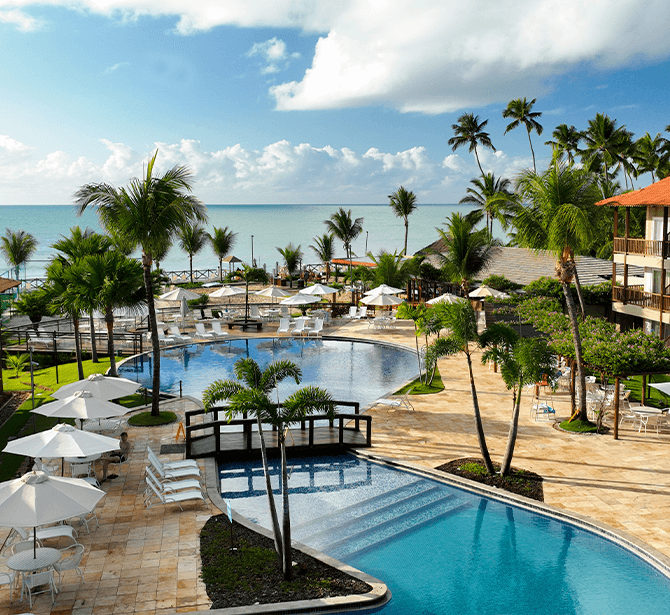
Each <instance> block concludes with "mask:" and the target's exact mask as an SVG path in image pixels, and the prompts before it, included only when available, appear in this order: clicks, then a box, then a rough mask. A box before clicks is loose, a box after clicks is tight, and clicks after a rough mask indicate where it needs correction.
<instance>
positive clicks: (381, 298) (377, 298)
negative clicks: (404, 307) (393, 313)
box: [361, 293, 405, 305]
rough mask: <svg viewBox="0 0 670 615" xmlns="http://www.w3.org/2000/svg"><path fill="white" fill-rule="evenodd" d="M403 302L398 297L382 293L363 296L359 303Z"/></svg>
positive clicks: (389, 303)
mask: <svg viewBox="0 0 670 615" xmlns="http://www.w3.org/2000/svg"><path fill="white" fill-rule="evenodd" d="M404 302H405V300H404V299H401V298H400V297H394V296H393V295H384V294H382V293H380V294H378V295H372V296H369V297H363V299H361V303H365V305H398V304H400V303H404Z"/></svg>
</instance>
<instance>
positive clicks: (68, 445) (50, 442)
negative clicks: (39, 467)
mask: <svg viewBox="0 0 670 615" xmlns="http://www.w3.org/2000/svg"><path fill="white" fill-rule="evenodd" d="M118 448H119V442H118V440H116V439H115V438H108V437H107V436H101V435H100V434H97V433H90V432H88V431H82V430H81V429H75V428H74V427H72V425H56V426H55V427H53V428H52V429H47V430H46V431H41V432H39V433H36V434H33V435H31V436H26V437H25V438H19V439H18V440H13V441H12V442H9V443H8V444H7V446H5V448H4V449H3V451H2V452H3V453H13V454H14V455H26V456H27V457H47V458H51V457H88V456H89V455H98V454H101V453H108V452H109V451H115V450H116V449H118ZM27 525H30V524H27ZM38 525H39V524H38Z"/></svg>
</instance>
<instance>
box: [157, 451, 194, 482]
mask: <svg viewBox="0 0 670 615" xmlns="http://www.w3.org/2000/svg"><path fill="white" fill-rule="evenodd" d="M149 463H150V464H151V465H152V467H153V468H154V469H155V470H156V473H157V474H158V476H159V477H160V479H161V480H162V481H174V480H177V479H180V478H185V477H187V476H190V477H195V478H198V479H200V478H201V474H200V469H199V468H197V467H196V468H193V467H191V468H173V469H169V468H165V466H163V464H162V463H161V462H160V460H159V459H158V457H156V456H155V455H151V454H150V455H149Z"/></svg>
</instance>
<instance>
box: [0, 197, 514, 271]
mask: <svg viewBox="0 0 670 615" xmlns="http://www.w3.org/2000/svg"><path fill="white" fill-rule="evenodd" d="M339 207H340V205H208V206H207V213H208V216H209V223H208V224H207V229H208V231H210V232H211V230H212V228H213V227H214V226H216V227H219V228H221V227H224V226H227V227H228V228H229V229H231V230H232V231H234V232H236V233H238V236H237V243H236V245H235V247H234V249H233V254H235V255H236V256H237V257H238V258H241V259H242V260H243V261H245V262H250V261H251V236H252V235H253V236H254V258H255V259H256V261H257V263H258V264H259V266H262V265H263V264H265V265H266V266H267V269H268V271H271V270H272V269H273V268H274V267H275V264H276V262H277V261H281V255H280V254H279V253H278V252H277V249H276V248H277V247H281V248H283V247H285V246H286V245H288V244H289V242H293V244H294V245H296V246H297V245H300V246H301V247H302V251H303V253H304V254H305V258H304V260H303V262H304V263H316V262H318V261H317V260H316V258H315V256H314V253H313V251H312V250H311V249H310V248H309V246H310V244H314V239H313V238H314V237H315V236H321V235H323V234H324V233H325V232H326V227H325V225H324V223H323V221H324V220H326V219H328V218H329V217H330V216H331V214H333V213H335V212H336V211H337V209H338V208H339ZM343 207H344V208H345V209H347V210H348V209H351V210H352V216H354V217H362V218H363V232H362V233H361V235H360V236H359V237H358V239H357V240H356V241H355V242H354V244H353V251H354V253H355V254H358V255H363V254H364V253H365V251H366V240H367V250H368V251H371V252H373V253H374V254H377V253H378V252H379V251H380V250H381V249H385V250H387V251H389V252H393V251H394V250H398V251H400V250H401V249H402V247H403V242H404V233H405V227H404V224H403V221H402V219H400V218H396V217H394V216H393V214H392V212H391V208H390V207H389V206H388V205H386V204H384V205H344V206H343ZM471 209H472V208H471V207H469V206H460V205H422V204H419V208H418V209H417V210H416V211H415V212H414V213H413V214H412V215H411V216H410V219H409V220H410V222H409V240H408V252H409V253H410V254H412V253H414V252H416V251H417V250H419V249H421V248H423V247H425V246H427V245H428V244H430V243H432V242H433V241H435V240H436V239H437V238H438V234H437V232H436V231H435V227H441V225H442V223H443V222H444V221H445V218H446V217H447V216H449V215H451V214H452V213H453V212H455V211H461V212H467V211H470V210H471ZM77 225H79V226H81V227H82V228H84V227H86V226H89V227H90V228H92V229H94V230H97V231H100V226H99V224H98V218H97V216H96V214H95V213H94V212H93V211H86V212H85V213H84V215H83V216H82V217H81V218H77V217H76V216H75V214H74V207H72V206H43V205H20V206H19V205H8V206H3V207H0V232H2V233H4V229H5V228H10V229H12V230H14V231H16V230H19V229H23V230H25V231H27V232H29V233H32V234H33V235H34V236H35V237H36V238H37V240H38V241H39V245H38V251H37V253H36V254H35V256H34V260H33V261H32V262H31V263H30V264H29V265H28V267H27V270H26V273H27V276H28V277H40V276H41V275H42V273H43V269H44V266H45V264H46V261H48V260H49V259H50V258H51V256H52V254H53V252H54V251H53V250H52V249H51V247H50V246H51V245H52V244H53V243H54V242H55V241H57V240H58V239H60V237H61V235H69V232H70V231H69V229H70V228H71V227H73V226H77ZM495 233H496V235H497V236H501V237H502V236H503V233H502V230H501V229H499V228H496V229H495ZM336 249H337V252H336V254H337V255H338V256H340V255H343V254H344V250H343V249H342V246H341V245H339V244H337V247H336ZM161 266H162V267H163V269H165V270H168V271H175V270H185V269H188V257H187V255H186V254H185V253H184V252H183V251H182V250H181V249H180V248H179V247H178V246H177V245H175V246H174V247H173V248H172V249H171V250H170V252H169V253H168V255H167V257H166V259H165V260H164V261H163V262H162V263H161ZM193 267H194V268H195V269H215V268H216V267H218V261H217V260H216V258H215V257H214V254H213V253H212V251H211V249H210V247H209V246H207V247H205V248H204V249H203V251H202V252H200V253H198V254H196V255H195V256H194V257H193ZM5 273H6V269H5V263H4V261H3V260H2V259H0V276H2V275H3V274H5ZM22 277H23V274H22Z"/></svg>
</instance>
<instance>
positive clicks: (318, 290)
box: [298, 284, 338, 295]
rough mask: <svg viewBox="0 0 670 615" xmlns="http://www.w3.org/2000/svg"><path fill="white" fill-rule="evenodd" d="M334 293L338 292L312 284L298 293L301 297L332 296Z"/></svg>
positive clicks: (335, 289) (328, 287) (321, 285)
mask: <svg viewBox="0 0 670 615" xmlns="http://www.w3.org/2000/svg"><path fill="white" fill-rule="evenodd" d="M336 292H338V289H337V288H331V287H330V286H324V285H323V284H312V285H311V286H308V287H307V288H303V289H302V290H299V291H298V293H299V294H301V295H332V294H334V293H336Z"/></svg>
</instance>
